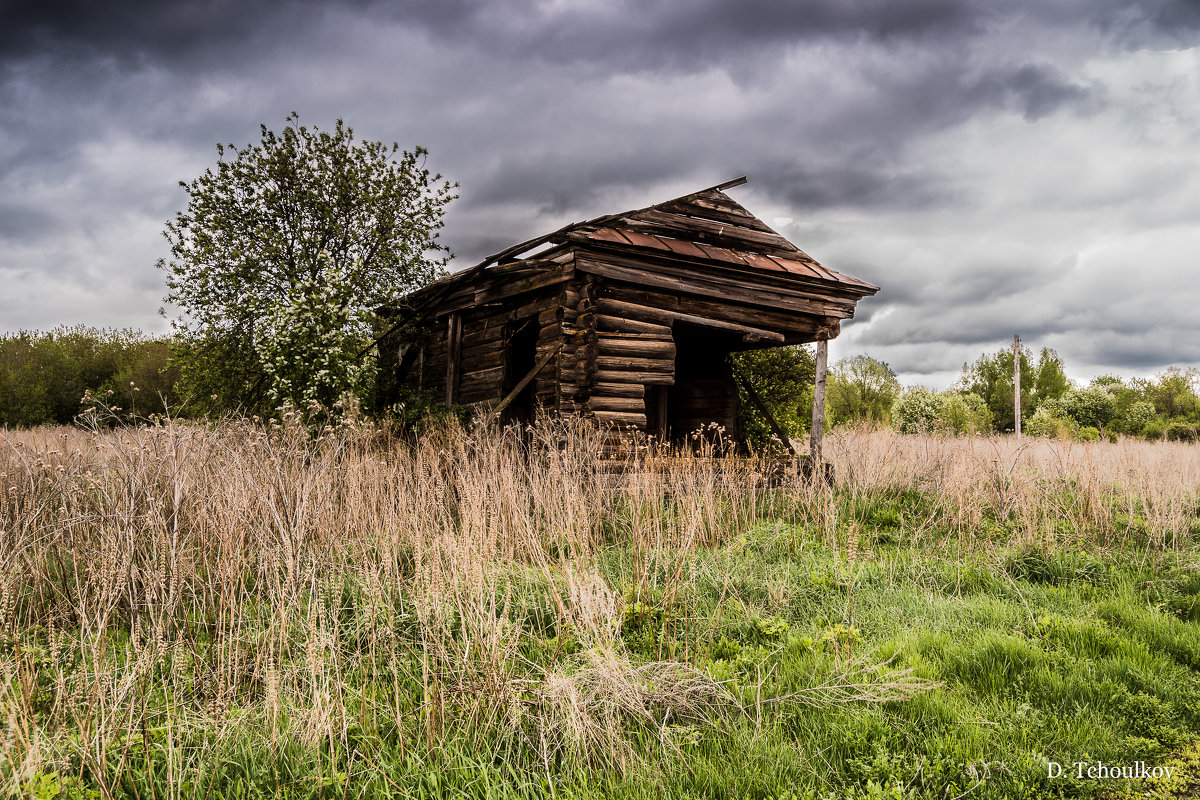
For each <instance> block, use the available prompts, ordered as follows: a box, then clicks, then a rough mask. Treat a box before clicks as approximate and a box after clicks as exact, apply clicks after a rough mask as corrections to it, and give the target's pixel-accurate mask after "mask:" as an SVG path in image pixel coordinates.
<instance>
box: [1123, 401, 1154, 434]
mask: <svg viewBox="0 0 1200 800" xmlns="http://www.w3.org/2000/svg"><path fill="white" fill-rule="evenodd" d="M1154 418H1155V412H1154V404H1153V403H1151V402H1150V401H1148V400H1139V401H1137V402H1136V403H1134V404H1133V405H1131V406H1130V407H1129V411H1127V412H1126V413H1125V432H1126V433H1131V434H1133V435H1134V436H1141V435H1143V434H1144V433H1145V431H1146V426H1147V425H1149V424H1150V423H1151V422H1153V421H1154Z"/></svg>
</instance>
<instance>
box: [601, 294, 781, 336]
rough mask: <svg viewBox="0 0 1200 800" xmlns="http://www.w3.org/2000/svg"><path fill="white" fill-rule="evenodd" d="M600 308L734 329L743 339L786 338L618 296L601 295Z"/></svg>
mask: <svg viewBox="0 0 1200 800" xmlns="http://www.w3.org/2000/svg"><path fill="white" fill-rule="evenodd" d="M600 309H601V311H603V312H605V313H607V314H609V315H611V316H624V317H629V318H631V319H642V320H653V321H655V322H671V323H674V322H686V323H689V324H692V325H700V326H703V327H706V328H716V329H718V330H726V331H732V332H734V333H739V334H741V335H742V338H743V339H748V340H749V341H764V342H776V343H779V344H782V343H783V340H784V336H783V334H782V333H778V332H776V331H769V330H765V329H763V328H756V327H752V326H750V325H746V324H742V323H735V322H727V321H724V320H717V319H712V318H710V317H703V316H700V315H698V314H687V313H684V312H682V311H671V310H668V309H664V308H656V307H654V306H649V305H640V304H637V303H630V302H627V301H625V300H618V299H617V298H616V297H601V298H600Z"/></svg>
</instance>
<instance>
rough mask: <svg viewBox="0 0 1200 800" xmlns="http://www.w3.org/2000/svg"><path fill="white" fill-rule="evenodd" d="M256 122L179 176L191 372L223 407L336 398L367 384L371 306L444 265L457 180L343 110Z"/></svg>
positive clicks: (172, 272) (178, 260)
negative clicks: (354, 125)
mask: <svg viewBox="0 0 1200 800" xmlns="http://www.w3.org/2000/svg"><path fill="white" fill-rule="evenodd" d="M261 133H262V138H261V141H260V142H259V143H257V144H251V145H247V146H246V147H244V148H241V149H238V148H236V147H234V146H233V145H225V146H223V145H218V146H217V153H218V156H219V160H218V163H217V165H216V167H215V168H210V169H208V170H205V172H204V174H203V175H201V176H200V177H199V178H196V179H195V180H193V181H192V182H191V183H183V182H181V183H180V186H182V187H183V188H184V189H185V190H186V192H187V194H188V204H187V208H186V209H185V210H184V211H181V212H179V213H178V214H177V215H176V216H175V218H174V219H173V220H171V221H169V222H168V223H167V225H166V229H165V231H164V235H165V236H166V238H167V240H168V241H169V242H170V245H171V257H170V259H169V260H162V261H160V262H159V267H160V268H162V269H164V270H165V271H166V272H167V288H168V294H167V297H166V300H167V302H169V303H171V304H173V305H174V306H175V307H176V308H178V309H179V312H180V313H179V316H178V317H177V318H176V319H175V320H174V327H175V331H176V333H177V335H178V337H179V339H180V343H181V347H180V351H181V356H180V360H181V362H182V367H183V374H184V380H185V383H186V386H187V389H188V391H190V392H191V393H192V395H193V396H194V397H196V398H198V399H201V400H202V401H208V400H210V399H212V400H213V401H214V403H215V404H216V405H217V406H218V407H231V406H242V407H244V408H247V409H252V410H272V409H274V408H277V407H279V406H280V405H282V404H285V403H293V404H297V405H302V404H304V403H307V402H312V401H316V402H319V403H322V404H332V403H333V402H335V401H336V400H337V399H338V398H339V396H341V395H342V394H343V393H344V392H347V391H354V392H357V393H359V394H362V393H364V392H366V391H367V390H368V387H369V384H370V378H369V377H368V376H372V375H373V370H372V369H370V365H369V362H368V363H362V362H360V361H359V359H358V358H357V355H358V353H360V352H361V351H362V349H363V345H364V344H366V343H369V341H370V338H369V337H370V336H371V333H372V326H373V324H374V322H375V320H374V312H375V310H376V309H377V308H379V307H380V306H382V305H384V304H387V303H389V302H394V301H395V300H397V299H398V298H399V297H400V296H402V295H403V294H405V293H406V292H408V291H411V290H412V289H414V288H416V287H418V286H421V285H423V284H424V283H427V282H428V281H429V280H431V279H433V278H435V277H437V276H438V275H439V274H441V273H442V272H443V270H444V267H445V265H446V263H447V260H448V258H449V256H448V253H447V251H446V249H445V248H444V247H443V246H442V245H441V244H439V243H438V241H437V237H438V231H439V229H440V228H441V227H442V214H443V211H444V209H445V207H446V205H447V204H448V203H449V202H450V200H452V199H453V198H454V196H455V195H454V194H453V189H454V185H453V184H451V183H449V182H447V181H444V180H443V179H442V177H441V176H440V175H436V174H433V173H431V172H430V171H429V170H428V169H427V168H426V167H425V166H424V164H425V158H426V156H427V151H426V150H425V149H423V148H421V147H417V148H415V149H414V150H412V151H408V150H404V151H402V150H400V147H399V145H398V144H394V143H393V144H392V145H385V144H383V143H382V142H375V141H357V140H356V139H355V137H354V132H353V130H352V129H351V128H349V127H347V126H346V125H345V124H344V123H343V122H342V120H340V119H339V120H338V121H337V123H336V125H335V126H334V128H333V130H332V131H322V130H318V129H317V128H315V127H313V128H309V127H305V126H303V125H301V124H300V122H299V117H298V116H297V115H296V114H292V115H291V116H289V117H288V119H287V124H286V125H285V127H284V128H283V130H282V132H281V133H278V134H277V133H275V132H274V131H271V130H268V129H267V127H266V126H265V125H263V126H261Z"/></svg>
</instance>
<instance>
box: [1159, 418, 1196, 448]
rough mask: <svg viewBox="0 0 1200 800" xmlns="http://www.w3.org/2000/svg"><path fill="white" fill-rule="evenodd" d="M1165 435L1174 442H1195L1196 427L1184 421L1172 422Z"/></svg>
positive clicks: (1168, 425)
mask: <svg viewBox="0 0 1200 800" xmlns="http://www.w3.org/2000/svg"><path fill="white" fill-rule="evenodd" d="M1164 435H1165V436H1166V437H1167V439H1168V440H1170V441H1172V442H1194V441H1196V438H1197V435H1196V426H1195V425H1194V424H1193V423H1191V422H1188V421H1186V420H1182V419H1173V420H1171V421H1170V422H1169V423H1168V424H1167V427H1166V430H1165V431H1164Z"/></svg>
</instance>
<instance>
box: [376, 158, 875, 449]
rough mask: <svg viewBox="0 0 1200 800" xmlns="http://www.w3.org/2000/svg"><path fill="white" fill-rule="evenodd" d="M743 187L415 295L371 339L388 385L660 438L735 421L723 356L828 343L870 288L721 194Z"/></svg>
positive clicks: (482, 268)
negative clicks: (418, 334) (379, 336)
mask: <svg viewBox="0 0 1200 800" xmlns="http://www.w3.org/2000/svg"><path fill="white" fill-rule="evenodd" d="M744 182H745V179H744V178H740V179H738V180H735V181H730V182H728V183H724V184H720V185H718V186H714V187H711V188H708V189H704V190H701V191H699V192H694V193H692V194H689V195H685V196H683V197H677V198H674V199H672V200H668V201H666V202H663V203H658V204H656V205H652V206H649V207H646V208H642V209H636V210H633V211H627V212H624V213H621V214H611V215H608V216H603V217H598V218H596V219H591V220H587V221H584V222H578V223H574V224H571V225H567V226H565V227H563V228H560V229H558V230H556V231H554V232H552V233H549V234H546V235H544V236H539V237H537V238H535V239H530V240H529V241H526V242H522V243H520V244H518V245H515V246H513V247H510V248H507V249H506V250H504V251H502V252H499V253H496V254H495V255H492V256H489V257H488V258H486V259H484V260H483V261H482V262H481V263H479V264H477V265H476V266H474V267H471V268H469V269H466V270H463V271H461V272H458V273H455V274H452V275H449V276H447V277H445V278H442V279H440V280H438V281H435V282H433V283H431V284H429V285H428V286H426V287H423V288H422V289H420V290H418V291H416V292H414V293H412V294H411V295H409V296H408V297H407V298H406V302H405V306H406V309H405V310H404V311H401V310H399V309H397V311H396V317H397V320H398V321H397V327H396V329H394V331H393V334H389V335H390V336H391V339H390V341H388V343H387V344H386V345H385V344H384V343H383V342H381V354H382V355H384V356H385V359H384V362H385V366H387V364H388V361H387V358H386V356H387V355H388V354H389V353H391V354H392V362H391V368H392V369H393V373H394V378H395V379H396V380H397V381H399V382H401V383H404V382H407V383H409V384H415V385H417V386H422V387H424V388H433V387H434V386H437V387H438V388H444V390H445V398H446V401H447V402H448V403H491V404H493V405H503V406H504V408H505V410H506V413H508V414H509V415H510V416H511V415H512V412H511V411H509V410H508V409H510V408H512V407H514V405H515V406H516V407H518V408H519V409H520V413H519V414H517V415H516V416H517V418H518V419H529V418H532V416H534V415H535V414H536V413H540V412H546V411H548V412H552V413H559V414H568V413H569V414H579V415H583V416H589V417H594V418H596V419H597V420H600V421H607V422H612V423H616V424H619V425H626V426H631V427H635V428H638V429H640V430H644V431H647V432H650V433H656V434H658V435H663V436H668V435H678V434H680V433H681V432H682V431H683V428H685V427H686V426H689V425H699V424H706V423H708V422H712V423H717V424H719V425H726V424H735V423H734V421H733V420H734V418H735V417H736V414H735V413H734V412H735V410H736V404H737V392H736V388H735V387H734V386H733V376H732V373H731V371H730V369H729V367H728V364H727V363H725V359H724V356H725V355H726V354H728V353H730V352H733V351H735V350H742V349H747V348H751V347H764V346H772V345H781V344H797V343H803V342H812V341H818V342H823V341H825V340H827V339H829V338H833V337H835V336H837V335H838V332H839V330H840V323H841V320H843V319H847V318H850V317H852V316H853V315H854V309H855V307H856V305H857V303H858V301H859V300H860V299H862V298H863V297H866V296H869V295H873V294H875V293H876V292H878V291H879V289H878V287H876V286H873V285H871V284H869V283H866V282H865V281H861V280H859V279H857V278H853V277H850V276H848V275H844V274H842V273H840V272H837V271H835V270H832V269H829V268H828V267H824V266H822V265H821V264H819V263H817V262H816V261H815V260H814V259H813V258H811V257H810V256H808V255H807V254H806V253H805V252H804V251H802V250H801V249H800V248H798V247H797V246H796V245H794V244H792V243H791V242H789V241H788V240H787V239H785V238H784V237H783V236H781V235H779V234H778V233H776V232H775V231H773V230H772V229H771V228H770V227H769V226H767V225H766V224H765V223H764V222H762V221H761V220H760V219H758V218H757V217H755V216H754V215H753V214H751V213H750V212H749V211H747V210H746V209H745V208H743V207H742V206H741V205H740V204H738V203H737V202H735V201H734V200H733V199H731V198H730V197H729V196H728V195H727V194H726V193H725V191H726V190H727V189H730V188H733V187H734V186H738V185H741V184H742V183H744ZM414 319H419V320H421V321H422V325H421V326H414V325H413V324H412V320H414ZM401 326H403V328H404V330H405V331H407V333H400V332H399V329H400V327H401ZM417 328H420V329H421V330H423V331H424V332H425V333H424V335H423V338H422V341H421V342H420V344H419V345H417V344H415V341H416V340H415V339H413V335H412V332H413V331H414V330H416V329H417ZM387 338H388V337H385V339H387ZM402 339H408V340H411V341H410V344H411V346H406V345H405V343H404V342H402V341H401V340H402ZM822 349H823V348H822ZM523 380H524V384H522V381H523ZM522 392H524V393H525V394H524V395H523V396H521V397H518V395H520V394H521V393H522ZM672 432H673V433H672Z"/></svg>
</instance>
